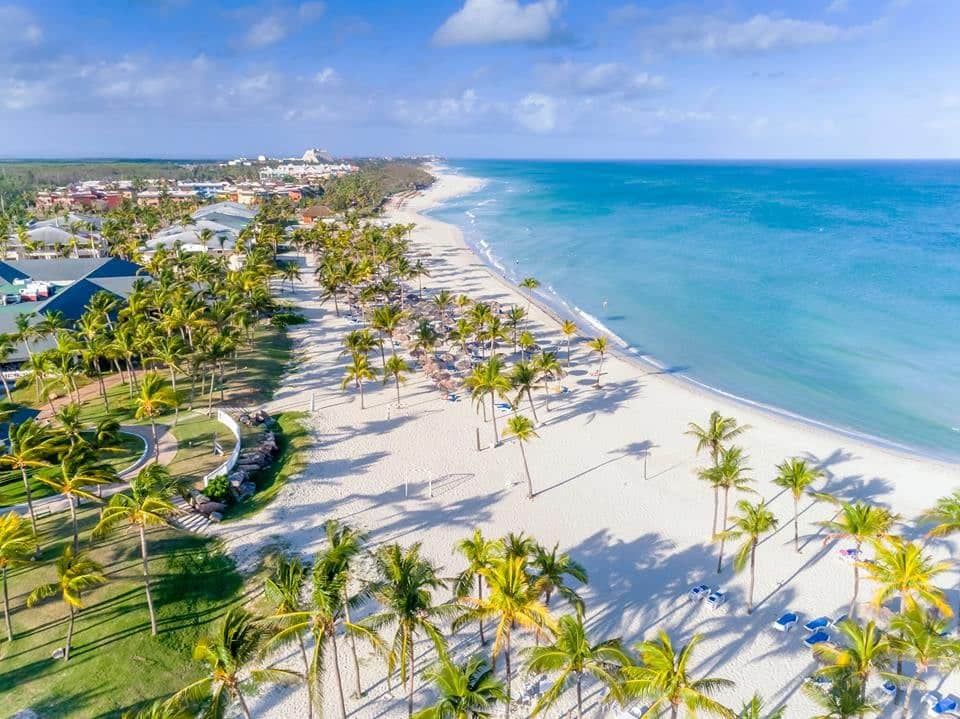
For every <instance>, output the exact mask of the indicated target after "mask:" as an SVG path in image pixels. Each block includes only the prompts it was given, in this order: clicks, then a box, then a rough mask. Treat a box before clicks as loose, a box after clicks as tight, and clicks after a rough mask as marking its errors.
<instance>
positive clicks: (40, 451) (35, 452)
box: [0, 419, 62, 537]
mask: <svg viewBox="0 0 960 719" xmlns="http://www.w3.org/2000/svg"><path fill="white" fill-rule="evenodd" d="M8 435H9V439H8V442H9V447H10V449H9V451H8V452H7V453H6V454H4V455H2V456H0V466H3V467H6V468H8V469H18V470H20V478H21V479H22V480H23V490H24V492H25V493H26V497H27V510H28V511H29V513H30V525H31V527H32V528H33V536H34V537H36V536H38V535H37V517H36V514H35V513H34V511H33V499H32V497H31V496H30V480H29V478H28V477H27V470H28V469H40V468H43V467H49V466H50V460H51V459H52V458H53V457H54V456H55V455H56V454H57V452H59V451H60V450H61V449H62V448H61V447H60V446H59V438H58V437H57V436H56V435H54V434H53V433H52V432H50V431H49V430H48V429H47V428H46V427H44V426H43V425H41V424H40V423H38V422H35V421H34V420H32V419H28V420H26V421H25V422H23V423H21V424H19V425H14V424H11V425H10V430H9V432H8Z"/></svg>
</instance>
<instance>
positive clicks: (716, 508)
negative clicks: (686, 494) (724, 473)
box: [710, 487, 720, 537]
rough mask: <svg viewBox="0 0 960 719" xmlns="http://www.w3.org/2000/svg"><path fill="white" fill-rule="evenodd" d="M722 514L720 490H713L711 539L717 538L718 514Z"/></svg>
mask: <svg viewBox="0 0 960 719" xmlns="http://www.w3.org/2000/svg"><path fill="white" fill-rule="evenodd" d="M719 512H720V488H719V487H714V488H713V533H712V534H711V535H710V536H711V537H716V536H717V514H718V513H719Z"/></svg>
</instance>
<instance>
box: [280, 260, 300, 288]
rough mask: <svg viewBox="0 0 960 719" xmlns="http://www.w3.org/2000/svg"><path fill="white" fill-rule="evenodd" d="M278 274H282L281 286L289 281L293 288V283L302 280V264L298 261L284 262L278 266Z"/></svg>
mask: <svg viewBox="0 0 960 719" xmlns="http://www.w3.org/2000/svg"><path fill="white" fill-rule="evenodd" d="M277 274H278V275H279V276H280V283H281V286H282V284H283V283H284V282H289V283H290V289H291V290H292V289H293V283H294V282H295V281H297V282H299V281H300V265H298V264H297V263H296V262H284V263H283V264H281V265H280V266H278V267H277Z"/></svg>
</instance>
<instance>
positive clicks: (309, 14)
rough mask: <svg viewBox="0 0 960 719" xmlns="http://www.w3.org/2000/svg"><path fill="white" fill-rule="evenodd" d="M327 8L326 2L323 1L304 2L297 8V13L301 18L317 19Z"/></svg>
mask: <svg viewBox="0 0 960 719" xmlns="http://www.w3.org/2000/svg"><path fill="white" fill-rule="evenodd" d="M326 9H327V6H326V4H324V3H322V2H303V3H300V7H298V8H297V15H299V16H300V19H301V20H316V19H317V18H318V17H320V16H321V15H323V13H324V12H325V11H326Z"/></svg>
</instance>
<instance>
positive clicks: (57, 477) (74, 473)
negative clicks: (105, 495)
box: [37, 446, 117, 552]
mask: <svg viewBox="0 0 960 719" xmlns="http://www.w3.org/2000/svg"><path fill="white" fill-rule="evenodd" d="M37 479H39V480H40V481H41V482H43V483H44V484H46V485H47V486H48V487H50V488H51V489H53V490H54V491H55V492H57V493H58V494H60V495H62V496H63V497H64V498H65V499H66V500H67V504H68V505H69V506H70V520H71V523H72V524H73V551H74V552H79V551H80V532H79V529H78V527H77V504H79V502H80V500H81V499H86V500H88V501H91V502H96V501H97V496H96V495H95V494H92V493H91V492H89V491H87V489H86V488H87V487H91V486H97V485H103V484H110V482H113V481H116V479H117V472H116V470H115V469H114V468H113V467H111V466H110V465H109V464H107V463H105V462H101V461H100V460H98V459H97V456H96V453H95V452H94V451H93V449H91V448H90V447H86V446H78V447H75V448H74V449H73V450H71V451H70V452H68V453H66V454H64V455H63V456H62V457H61V458H60V467H59V471H58V472H56V473H55V474H53V475H51V476H45V475H42V474H40V475H37Z"/></svg>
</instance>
